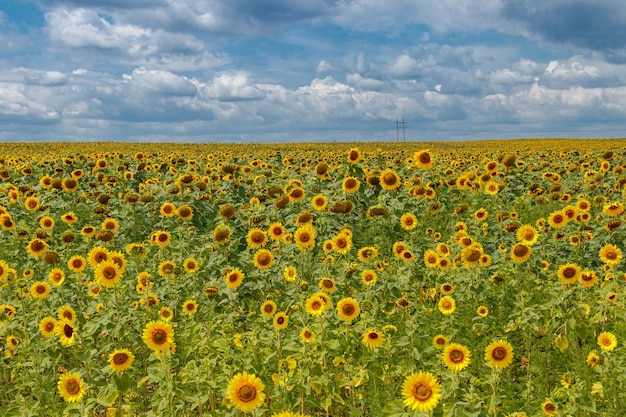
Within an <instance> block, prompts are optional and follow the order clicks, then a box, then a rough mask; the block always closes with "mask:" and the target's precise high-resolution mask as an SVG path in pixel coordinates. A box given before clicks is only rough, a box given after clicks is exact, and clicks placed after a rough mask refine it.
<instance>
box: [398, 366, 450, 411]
mask: <svg viewBox="0 0 626 417" xmlns="http://www.w3.org/2000/svg"><path fill="white" fill-rule="evenodd" d="M402 396H403V397H404V404H405V405H406V406H407V407H409V408H410V409H411V410H413V411H417V412H426V413H427V412H429V411H431V410H433V409H434V408H435V407H436V406H437V403H438V402H439V400H440V399H441V385H439V382H437V379H436V378H435V377H434V375H433V374H431V373H430V372H417V373H413V374H411V375H408V376H407V377H406V378H405V379H404V383H403V384H402Z"/></svg>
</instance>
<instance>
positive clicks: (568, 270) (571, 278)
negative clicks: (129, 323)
mask: <svg viewBox="0 0 626 417" xmlns="http://www.w3.org/2000/svg"><path fill="white" fill-rule="evenodd" d="M556 274H557V276H558V277H559V280H561V282H562V283H563V284H573V283H575V282H576V281H578V279H579V278H580V275H581V269H580V266H578V265H576V264H574V263H567V264H565V265H561V266H560V267H559V269H558V270H557V272H556Z"/></svg>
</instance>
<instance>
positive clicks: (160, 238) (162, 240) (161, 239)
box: [159, 233, 167, 242]
mask: <svg viewBox="0 0 626 417" xmlns="http://www.w3.org/2000/svg"><path fill="white" fill-rule="evenodd" d="M159 242H167V235H166V234H165V233H161V234H160V235H159Z"/></svg>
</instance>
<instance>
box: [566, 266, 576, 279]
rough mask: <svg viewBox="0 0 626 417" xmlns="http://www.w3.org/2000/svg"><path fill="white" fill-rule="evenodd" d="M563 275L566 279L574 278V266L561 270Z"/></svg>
mask: <svg viewBox="0 0 626 417" xmlns="http://www.w3.org/2000/svg"><path fill="white" fill-rule="evenodd" d="M563 276H564V277H565V278H567V279H571V278H574V277H575V276H576V270H575V269H574V268H565V269H564V270H563Z"/></svg>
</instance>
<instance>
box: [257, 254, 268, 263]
mask: <svg viewBox="0 0 626 417" xmlns="http://www.w3.org/2000/svg"><path fill="white" fill-rule="evenodd" d="M269 263H270V256H269V255H268V254H267V253H262V254H260V255H259V264H261V265H267V264H269Z"/></svg>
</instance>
